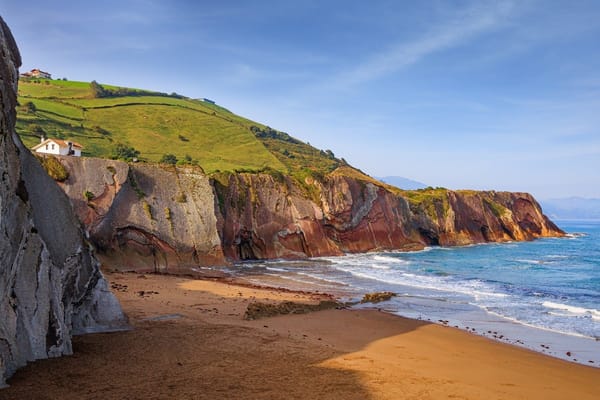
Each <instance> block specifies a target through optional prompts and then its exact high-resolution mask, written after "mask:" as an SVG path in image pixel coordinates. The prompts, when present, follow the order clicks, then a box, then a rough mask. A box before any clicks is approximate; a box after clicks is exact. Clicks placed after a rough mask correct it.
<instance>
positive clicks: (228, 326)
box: [0, 273, 600, 399]
mask: <svg viewBox="0 0 600 400" xmlns="http://www.w3.org/2000/svg"><path fill="white" fill-rule="evenodd" d="M107 278H108V279H109V280H110V281H111V284H112V287H113V291H114V292H115V293H116V295H117V296H118V297H119V300H120V301H121V304H122V305H123V308H124V310H125V312H126V313H127V314H128V315H129V318H130V323H131V325H132V327H133V329H132V330H130V331H126V332H115V333H105V334H92V335H85V336H79V337H76V338H74V350H75V354H74V355H73V356H70V357H64V358H59V359H52V360H42V361H38V362H35V363H31V364H29V365H28V366H27V367H25V368H23V369H22V370H20V371H18V372H17V374H16V375H15V376H14V377H13V378H12V379H10V380H9V382H8V383H9V384H10V385H11V386H10V387H9V388H7V389H3V390H0V399H124V398H127V399H284V398H285V399H315V398H318V399H448V398H450V399H452V398H454V399H565V398H572V399H597V398H598V393H600V369H597V368H592V367H587V366H583V365H577V364H574V363H569V362H567V361H563V360H559V359H555V358H551V357H548V356H545V355H543V354H539V353H535V352H532V351H528V350H525V349H522V348H518V347H514V346H511V345H507V344H503V343H499V342H495V341H492V340H489V339H487V338H484V337H480V336H476V335H473V334H469V333H467V332H464V331H461V330H458V329H454V328H450V327H444V326H440V325H434V324H429V323H426V322H422V321H417V320H411V319H406V318H400V317H396V316H393V315H389V314H386V313H383V312H379V311H377V310H347V309H331V310H326V311H318V312H311V313H307V314H300V315H284V316H277V317H269V318H262V319H258V320H253V321H247V320H245V319H244V318H243V317H244V313H245V311H246V308H247V306H248V304H250V303H252V302H255V301H261V302H270V303H279V302H283V301H294V302H301V303H310V304H317V303H319V302H320V301H323V300H330V298H329V297H328V296H326V295H318V294H309V293H296V292H289V291H279V290H274V289H259V288H253V287H242V286H237V285H233V284H229V283H224V282H222V281H211V280H189V279H185V278H180V277H171V276H159V275H138V274H118V273H113V274H108V275H107Z"/></svg>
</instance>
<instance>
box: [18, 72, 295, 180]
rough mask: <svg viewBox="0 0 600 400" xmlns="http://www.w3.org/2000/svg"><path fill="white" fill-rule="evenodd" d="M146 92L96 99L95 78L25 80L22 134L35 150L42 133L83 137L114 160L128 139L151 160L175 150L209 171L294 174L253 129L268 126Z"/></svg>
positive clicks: (92, 152) (88, 146)
mask: <svg viewBox="0 0 600 400" xmlns="http://www.w3.org/2000/svg"><path fill="white" fill-rule="evenodd" d="M104 87H105V88H111V87H110V86H106V85H105V86H104ZM139 93H140V94H143V95H141V96H119V97H107V98H93V96H92V91H91V89H90V84H89V83H87V82H67V81H60V80H56V81H55V80H35V81H25V80H21V81H20V82H19V104H20V107H19V110H18V121H17V132H18V133H19V134H20V135H21V137H22V139H23V141H24V142H25V144H26V145H27V146H30V147H31V146H34V145H35V144H36V143H38V142H39V136H40V134H41V133H45V134H46V136H48V137H56V138H59V139H68V140H73V141H76V142H79V143H81V144H82V145H83V146H84V155H86V156H94V157H110V156H111V154H112V153H113V150H114V148H115V146H116V145H117V144H118V143H122V144H125V145H128V146H133V147H134V148H136V149H137V150H139V151H140V158H142V159H145V160H147V161H150V162H157V161H159V160H160V159H161V158H162V156H163V155H164V154H174V155H175V156H177V158H178V159H180V160H183V159H185V158H186V157H187V159H188V160H190V159H192V160H195V161H196V162H197V163H198V164H199V165H201V166H202V167H203V168H204V169H205V170H206V171H207V172H212V171H216V170H237V169H246V170H259V169H263V168H266V167H268V168H272V169H275V170H279V171H282V172H287V169H288V168H287V167H286V165H284V164H283V163H282V162H281V161H280V160H279V158H278V157H276V156H275V155H273V154H272V152H271V151H270V150H268V149H267V148H266V147H265V145H264V144H263V142H262V141H261V140H260V139H259V138H257V137H256V135H255V134H254V133H253V132H252V131H251V130H250V127H251V126H261V127H262V125H261V124H257V123H254V122H252V121H249V120H246V119H244V118H241V117H238V116H236V115H234V114H232V113H231V112H229V111H227V110H226V109H224V108H221V107H218V106H216V105H212V104H209V103H206V102H203V101H199V100H192V99H185V98H181V96H178V97H168V96H165V95H163V94H156V95H153V94H152V93H151V92H143V91H139ZM29 102H31V103H33V105H34V107H33V110H32V107H31V106H30V105H29V104H28V103H29Z"/></svg>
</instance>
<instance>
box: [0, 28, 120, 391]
mask: <svg viewBox="0 0 600 400" xmlns="http://www.w3.org/2000/svg"><path fill="white" fill-rule="evenodd" d="M0 56H1V59H0V107H1V109H0V171H1V173H2V179H1V181H0V235H2V240H0V387H1V386H2V385H4V383H5V379H6V378H7V377H9V376H10V375H11V374H12V373H13V372H14V371H15V370H16V369H17V368H19V367H21V366H23V365H25V364H26V363H27V362H28V361H33V360H36V359H40V358H47V357H56V356H61V355H65V354H71V353H72V346H71V335H72V334H78V333H85V332H97V331H105V330H114V329H122V328H123V327H125V326H126V321H125V317H124V315H123V313H122V311H121V308H120V306H119V304H118V302H117V300H116V298H115V297H114V296H113V295H112V293H111V292H110V290H109V289H108V287H107V283H106V281H105V280H104V278H103V277H102V275H101V273H100V271H99V263H98V262H97V261H96V259H95V258H94V255H93V254H92V251H91V246H90V245H89V243H88V242H87V241H86V240H85V238H84V234H83V233H84V232H83V230H82V229H81V225H80V223H79V221H78V220H77V218H76V216H75V215H74V213H73V212H72V209H71V207H70V204H69V200H68V198H67V197H66V196H65V194H64V192H63V191H61V190H60V188H59V187H58V186H57V185H56V184H55V183H54V181H53V180H52V179H51V178H50V177H49V176H48V175H47V174H46V173H45V172H44V170H43V169H42V167H41V165H40V164H39V162H38V161H37V160H36V159H35V158H34V157H33V156H32V155H31V153H30V152H29V151H28V150H27V149H25V148H24V147H23V145H22V143H21V142H20V140H19V138H18V137H17V136H16V134H14V127H15V105H16V93H17V81H18V71H17V68H18V66H19V65H20V57H19V53H18V50H17V47H16V45H15V42H14V39H13V38H12V35H11V33H10V31H9V29H8V27H7V26H6V24H5V23H4V21H3V20H2V19H1V18H0Z"/></svg>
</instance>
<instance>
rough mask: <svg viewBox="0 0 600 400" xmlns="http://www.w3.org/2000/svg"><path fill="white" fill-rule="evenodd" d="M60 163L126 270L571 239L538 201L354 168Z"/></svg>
mask: <svg viewBox="0 0 600 400" xmlns="http://www.w3.org/2000/svg"><path fill="white" fill-rule="evenodd" d="M59 161H60V162H61V163H62V164H63V165H64V166H65V167H66V169H67V170H68V172H69V178H68V179H67V180H66V181H64V182H62V183H61V184H60V185H61V186H62V187H63V189H64V191H65V192H66V193H67V194H68V195H69V197H70V199H71V202H72V204H73V207H74V209H75V210H76V212H77V214H78V215H79V217H80V219H81V220H82V221H83V222H84V223H85V225H86V227H87V229H88V232H89V235H90V240H91V241H92V242H93V243H94V244H95V245H96V247H97V250H98V252H99V254H100V257H101V259H102V261H103V262H104V263H105V265H106V266H107V267H108V268H115V269H119V270H136V271H156V272H170V273H179V272H184V273H192V274H193V273H199V272H200V270H199V268H200V267H203V266H213V265H223V264H227V263H228V262H230V261H236V260H247V259H271V258H304V257H318V256H331V255H342V254H344V253H352V252H366V251H377V250H395V249H399V250H417V249H422V248H423V247H425V246H429V245H443V246H456V245H466V244H472V243H484V242H502V241H513V240H531V239H534V238H537V237H543V236H560V235H562V234H563V233H562V232H561V231H560V229H558V228H557V227H556V226H555V225H554V224H553V223H552V222H551V221H549V220H548V219H547V218H546V217H545V216H544V215H543V214H542V212H541V209H540V207H539V205H538V204H537V202H536V201H535V199H533V197H532V196H531V195H529V194H527V193H507V192H476V191H458V192H454V191H449V190H445V189H428V190H420V191H410V192H406V191H400V190H398V189H395V188H392V187H389V186H386V185H385V184H382V183H380V182H377V181H375V180H372V179H370V178H368V177H366V176H364V175H360V174H354V175H358V176H354V177H352V173H353V172H352V171H354V170H348V169H346V170H344V169H343V168H342V169H340V170H338V171H335V172H334V173H332V174H330V175H328V176H326V177H319V178H311V177H308V178H306V179H305V180H304V181H303V182H298V181H296V180H293V179H291V178H290V177H286V176H283V175H281V174H278V173H275V172H273V173H272V174H252V173H235V174H229V173H221V174H216V175H214V176H213V177H212V178H211V179H210V180H209V179H208V177H207V176H205V174H204V173H203V172H202V170H201V169H199V168H192V167H167V166H157V165H143V164H133V165H128V164H125V163H123V162H118V161H112V160H99V159H86V158H83V159H81V158H77V157H60V158H59ZM344 168H348V167H344ZM84 193H87V194H88V195H87V196H85V195H84Z"/></svg>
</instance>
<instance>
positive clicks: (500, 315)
mask: <svg viewBox="0 0 600 400" xmlns="http://www.w3.org/2000/svg"><path fill="white" fill-rule="evenodd" d="M483 309H484V310H485V311H486V312H487V313H489V314H491V315H494V316H496V317H500V318H502V319H505V320H507V321H511V322H514V323H516V324H519V325H523V326H526V327H529V328H534V329H540V330H542V331H547V332H554V333H560V334H563V335H568V336H574V337H580V338H585V339H595V338H594V337H592V336H588V335H584V334H581V333H577V332H571V331H563V330H558V329H552V328H547V327H545V326H540V325H535V324H531V323H528V322H524V321H521V320H519V319H517V318H514V317H508V316H506V315H502V314H500V313H497V312H495V311H490V310H489V309H487V307H483Z"/></svg>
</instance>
